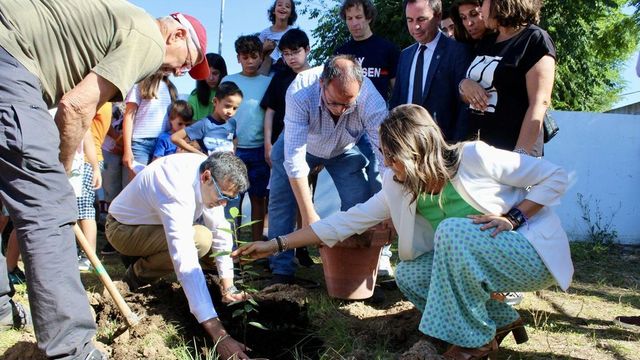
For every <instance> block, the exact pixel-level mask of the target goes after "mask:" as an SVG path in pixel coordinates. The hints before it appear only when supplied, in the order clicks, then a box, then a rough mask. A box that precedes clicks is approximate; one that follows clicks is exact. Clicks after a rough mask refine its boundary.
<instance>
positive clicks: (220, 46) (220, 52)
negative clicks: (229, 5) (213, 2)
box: [218, 0, 224, 56]
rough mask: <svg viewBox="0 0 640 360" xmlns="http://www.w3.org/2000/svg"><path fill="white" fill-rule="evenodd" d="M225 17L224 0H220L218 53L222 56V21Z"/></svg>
mask: <svg viewBox="0 0 640 360" xmlns="http://www.w3.org/2000/svg"><path fill="white" fill-rule="evenodd" d="M223 19H224V0H220V30H219V32H218V54H220V56H222V22H223Z"/></svg>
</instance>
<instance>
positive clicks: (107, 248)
mask: <svg viewBox="0 0 640 360" xmlns="http://www.w3.org/2000/svg"><path fill="white" fill-rule="evenodd" d="M117 253H118V251H117V250H116V249H115V248H114V247H113V246H112V245H111V244H110V243H106V244H104V246H103V247H102V249H100V255H115V254H117Z"/></svg>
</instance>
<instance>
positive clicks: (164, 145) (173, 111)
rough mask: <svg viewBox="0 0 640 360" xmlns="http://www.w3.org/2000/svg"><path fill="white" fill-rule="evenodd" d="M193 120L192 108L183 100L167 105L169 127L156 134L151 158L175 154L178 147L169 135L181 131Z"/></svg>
mask: <svg viewBox="0 0 640 360" xmlns="http://www.w3.org/2000/svg"><path fill="white" fill-rule="evenodd" d="M192 121H193V109H192V108H191V105H189V103H188V102H186V101H184V100H176V101H174V102H173V103H171V106H170V107H169V124H170V125H171V129H170V130H169V131H166V132H163V133H162V134H160V136H158V140H157V141H156V147H155V149H154V150H153V160H155V159H157V158H159V157H163V156H167V155H171V154H175V152H176V151H177V150H178V148H177V147H176V146H175V145H174V144H173V142H171V136H172V135H173V134H175V133H176V132H179V131H182V130H183V129H184V128H185V126H188V125H190V124H191V122H192Z"/></svg>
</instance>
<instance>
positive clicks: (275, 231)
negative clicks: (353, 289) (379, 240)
mask: <svg viewBox="0 0 640 360" xmlns="http://www.w3.org/2000/svg"><path fill="white" fill-rule="evenodd" d="M271 163H272V168H271V190H270V195H269V238H270V239H272V238H274V237H276V236H279V235H286V234H289V233H291V232H293V230H295V222H296V209H297V207H298V206H297V205H298V204H297V202H296V199H295V196H294V195H293V190H291V185H290V183H289V176H288V175H287V173H286V171H285V169H284V136H282V135H281V136H280V137H279V138H278V140H277V141H276V143H275V144H274V145H273V148H272V149H271ZM307 164H308V165H309V167H310V168H314V167H315V166H317V165H320V164H322V165H324V168H325V169H326V170H327V172H328V173H329V175H330V176H331V179H333V182H334V184H335V186H336V189H337V190H338V195H339V196H340V202H341V206H340V208H341V210H343V211H344V210H347V209H349V208H351V207H352V206H354V205H356V204H359V203H362V202H365V201H367V200H368V199H369V197H370V190H369V184H368V183H367V177H366V175H365V166H366V165H367V159H366V158H365V157H364V155H362V153H361V152H360V151H359V150H358V149H357V147H354V148H352V149H350V150H348V151H346V152H345V153H343V154H342V155H338V156H336V157H334V158H331V159H323V158H319V157H316V156H313V155H311V154H309V153H307ZM293 257H294V254H293V250H289V251H286V252H284V253H282V254H279V255H278V256H272V257H271V258H270V259H269V261H270V265H271V269H272V271H273V273H274V274H279V275H293V274H294V273H295V271H296V265H295V263H294V262H293Z"/></svg>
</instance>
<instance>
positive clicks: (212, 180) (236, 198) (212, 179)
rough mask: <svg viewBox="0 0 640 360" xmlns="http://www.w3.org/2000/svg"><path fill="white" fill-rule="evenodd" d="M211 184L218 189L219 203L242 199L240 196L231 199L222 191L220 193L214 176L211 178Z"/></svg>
mask: <svg viewBox="0 0 640 360" xmlns="http://www.w3.org/2000/svg"><path fill="white" fill-rule="evenodd" d="M211 182H212V183H213V185H214V186H215V187H216V191H217V192H218V201H222V200H226V201H234V200H238V199H239V198H240V194H237V195H236V196H234V197H230V196H227V195H225V194H223V193H222V191H220V187H219V186H218V183H217V182H216V180H215V179H214V178H213V175H212V176H211Z"/></svg>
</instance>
